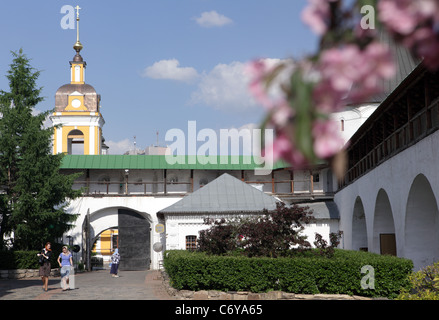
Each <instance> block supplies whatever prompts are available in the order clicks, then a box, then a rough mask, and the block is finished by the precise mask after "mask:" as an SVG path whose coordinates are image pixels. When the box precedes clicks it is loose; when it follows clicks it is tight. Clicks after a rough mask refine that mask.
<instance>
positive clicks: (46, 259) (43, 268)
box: [37, 242, 52, 291]
mask: <svg viewBox="0 0 439 320" xmlns="http://www.w3.org/2000/svg"><path fill="white" fill-rule="evenodd" d="M50 247H51V244H50V242H47V243H46V245H45V246H44V248H43V249H42V250H41V252H40V253H38V254H37V256H38V257H39V258H40V259H41V260H42V261H41V260H40V261H41V263H42V264H40V277H41V280H42V281H43V290H44V291H47V290H48V289H47V286H48V284H49V276H50V269H51V265H50V258H51V257H52V249H50Z"/></svg>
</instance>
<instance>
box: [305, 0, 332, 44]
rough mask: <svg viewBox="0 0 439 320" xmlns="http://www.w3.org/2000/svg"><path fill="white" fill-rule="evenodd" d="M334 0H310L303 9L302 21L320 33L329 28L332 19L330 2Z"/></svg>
mask: <svg viewBox="0 0 439 320" xmlns="http://www.w3.org/2000/svg"><path fill="white" fill-rule="evenodd" d="M332 1H334V0H308V2H309V5H308V6H307V7H306V8H305V9H303V11H302V21H303V22H304V23H306V24H307V25H308V26H310V27H311V29H312V30H313V31H314V32H315V33H316V34H318V35H322V34H324V33H325V32H326V31H327V30H328V24H329V21H328V20H329V19H330V6H329V2H332Z"/></svg>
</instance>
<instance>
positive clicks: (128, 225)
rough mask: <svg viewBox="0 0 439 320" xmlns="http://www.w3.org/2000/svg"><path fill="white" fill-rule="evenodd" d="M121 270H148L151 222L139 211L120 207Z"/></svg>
mask: <svg viewBox="0 0 439 320" xmlns="http://www.w3.org/2000/svg"><path fill="white" fill-rule="evenodd" d="M118 220H119V221H118V224H119V253H120V263H119V269H120V270H148V269H149V267H150V264H151V250H150V247H151V237H150V234H151V231H150V223H149V221H148V220H147V219H145V218H144V217H142V216H141V215H140V214H138V213H137V212H134V211H132V210H127V209H119V211H118Z"/></svg>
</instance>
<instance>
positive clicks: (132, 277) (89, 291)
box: [0, 270, 173, 300]
mask: <svg viewBox="0 0 439 320" xmlns="http://www.w3.org/2000/svg"><path fill="white" fill-rule="evenodd" d="M74 277H75V278H74V285H75V289H71V290H67V291H62V289H61V286H60V280H61V278H60V277H55V278H49V287H48V289H49V290H48V291H47V292H45V291H43V288H42V281H41V279H40V278H27V279H2V280H0V300H172V299H173V297H171V296H170V295H169V294H168V293H167V292H166V290H165V289H164V288H163V286H162V280H161V278H160V272H159V271H157V270H148V271H121V272H120V273H119V277H118V278H113V277H111V275H110V273H109V271H108V270H98V271H92V272H83V273H78V274H75V275H74Z"/></svg>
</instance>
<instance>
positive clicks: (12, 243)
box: [0, 49, 80, 250]
mask: <svg viewBox="0 0 439 320" xmlns="http://www.w3.org/2000/svg"><path fill="white" fill-rule="evenodd" d="M12 55H13V61H12V64H11V65H10V69H9V70H8V72H7V76H6V77H7V79H8V80H9V91H4V90H0V221H1V223H0V243H1V248H5V247H6V245H7V246H8V247H9V248H11V247H12V248H13V249H16V250H30V249H40V248H41V246H42V244H44V243H45V242H47V241H52V242H53V241H55V240H56V239H57V238H60V237H61V236H62V235H63V234H64V233H65V232H66V231H67V230H69V229H70V228H71V227H72V222H74V221H75V220H76V218H77V216H76V215H75V214H72V213H67V212H66V206H67V205H68V201H69V200H71V199H74V198H76V197H78V196H79V195H80V192H79V191H75V190H73V189H72V185H73V181H74V179H75V177H76V176H75V175H64V174H62V173H60V171H59V168H60V165H61V160H62V157H63V154H56V155H53V154H52V146H51V144H52V136H53V131H54V128H53V127H48V128H45V127H44V121H45V120H46V118H47V116H48V115H49V114H50V113H51V112H53V110H52V111H51V110H49V111H46V112H38V111H37V110H36V109H35V106H36V105H37V104H38V103H40V102H42V101H43V100H44V98H43V97H41V96H40V94H41V91H42V88H41V87H38V86H37V79H38V77H39V75H40V71H37V70H35V69H34V68H32V67H31V65H30V60H29V59H28V58H27V57H26V55H25V54H24V53H23V50H22V49H20V50H19V52H18V53H17V52H12ZM5 238H7V239H8V244H6V242H5V241H4V239H5Z"/></svg>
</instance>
